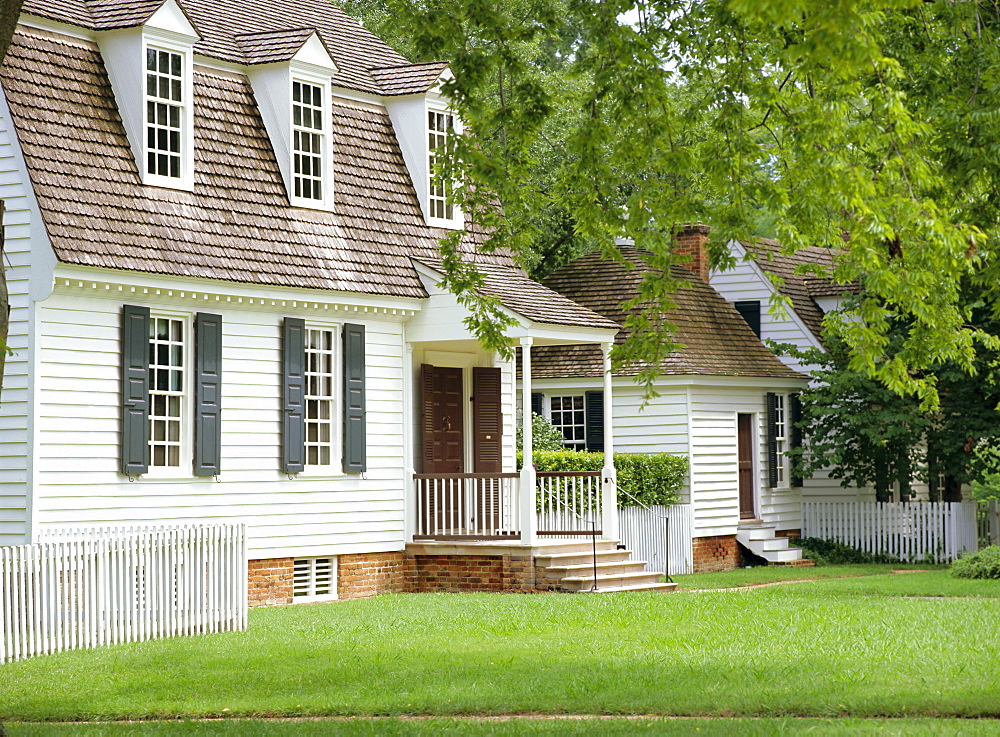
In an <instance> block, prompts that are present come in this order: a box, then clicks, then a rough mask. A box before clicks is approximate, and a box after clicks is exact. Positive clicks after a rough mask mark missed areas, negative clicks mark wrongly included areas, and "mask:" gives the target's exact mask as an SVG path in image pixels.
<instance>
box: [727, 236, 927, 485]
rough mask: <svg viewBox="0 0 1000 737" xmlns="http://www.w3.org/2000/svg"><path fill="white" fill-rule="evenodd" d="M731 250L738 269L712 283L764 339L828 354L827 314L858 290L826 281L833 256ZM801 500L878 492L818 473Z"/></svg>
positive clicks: (816, 250)
mask: <svg viewBox="0 0 1000 737" xmlns="http://www.w3.org/2000/svg"><path fill="white" fill-rule="evenodd" d="M729 249H730V252H731V254H732V255H733V257H734V258H735V259H736V263H735V266H734V267H733V268H732V269H727V270H725V271H713V272H711V275H710V283H711V285H712V286H713V287H714V288H715V289H716V291H718V292H719V294H721V295H722V296H723V297H724V298H725V299H726V300H727V301H729V302H730V303H732V305H733V307H735V308H736V310H737V311H738V312H739V313H740V314H741V315H742V316H743V317H744V319H745V320H746V321H747V323H748V324H749V325H750V327H751V328H752V329H753V330H754V332H755V333H756V334H757V335H758V336H759V337H760V339H761V340H762V341H773V342H775V343H787V344H791V345H794V346H795V347H796V348H798V349H800V350H808V349H813V348H816V349H819V350H824V346H823V318H824V315H826V314H827V313H829V312H833V311H835V310H838V309H840V307H841V306H842V304H843V302H844V298H845V296H846V295H848V294H849V293H850V292H852V291H853V289H855V288H856V287H852V285H840V284H836V283H835V282H833V281H832V280H831V279H830V278H828V277H827V276H826V274H827V273H828V271H829V270H830V269H831V268H832V266H833V252H832V251H831V250H830V249H829V248H822V247H818V246H811V247H807V248H803V249H800V250H798V251H796V252H795V253H794V254H789V253H786V252H785V251H784V250H783V249H782V247H781V244H780V243H778V242H777V241H773V240H768V239H763V238H762V239H759V240H757V241H756V242H755V243H754V245H753V247H752V248H751V247H749V246H748V245H746V244H743V243H740V242H739V241H731V242H730V244H729ZM775 298H780V299H781V300H782V301H783V303H784V306H783V309H774V308H773V307H772V305H773V304H774V303H775ZM778 358H779V360H781V361H782V362H783V363H784V364H785V365H786V366H788V367H789V368H792V369H795V370H796V371H801V372H803V373H806V374H808V373H810V372H811V371H813V370H814V369H816V368H817V367H816V366H815V365H810V364H803V363H802V362H801V361H799V360H798V359H797V358H795V357H793V356H788V355H780V356H778ZM912 492H913V494H914V495H915V496H913V497H912V498H913V499H915V500H926V499H927V498H928V486H927V483H926V482H923V481H914V483H913V485H912ZM802 497H803V500H804V501H822V502H856V501H866V502H870V501H874V500H875V490H874V489H873V488H871V487H862V488H858V487H855V486H843V485H841V483H840V479H837V478H831V477H830V476H829V475H828V474H827V473H826V472H825V471H817V472H816V473H815V474H814V475H813V476H812V477H811V478H807V479H804V482H803V486H802Z"/></svg>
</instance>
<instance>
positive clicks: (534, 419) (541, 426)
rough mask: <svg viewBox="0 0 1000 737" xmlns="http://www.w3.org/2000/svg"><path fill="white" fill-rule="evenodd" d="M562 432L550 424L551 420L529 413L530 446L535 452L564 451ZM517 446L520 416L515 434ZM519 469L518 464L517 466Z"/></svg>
mask: <svg viewBox="0 0 1000 737" xmlns="http://www.w3.org/2000/svg"><path fill="white" fill-rule="evenodd" d="M564 440H565V439H564V438H563V434H562V431H561V430H560V429H559V428H558V427H556V426H555V425H553V424H552V420H550V419H549V418H548V417H545V416H544V415H540V414H538V413H537V412H532V413H531V445H532V447H533V448H534V449H535V450H565V449H566V444H565V442H564ZM515 441H516V442H517V445H516V446H515V447H517V448H520V447H521V442H522V441H521V415H520V413H518V416H517V434H516V436H515ZM518 466H519V467H520V463H519V464H518Z"/></svg>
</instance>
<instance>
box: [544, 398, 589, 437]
mask: <svg viewBox="0 0 1000 737" xmlns="http://www.w3.org/2000/svg"><path fill="white" fill-rule="evenodd" d="M564 399H572V400H574V403H575V400H577V399H579V400H580V409H576V407H573V408H571V409H563V408H562V406H561V405H562V400H564ZM556 400H560V401H559V404H560V407H559V408H556V406H555V401H556ZM542 409H543V410H545V409H547V410H548V418H549V422H551V423H552V425H553V426H554V427H555V428H556V429H557V430H559V432H560V433H562V434H563V445H565V446H566V447H567V448H568V449H570V450H586V449H587V395H586V394H573V393H561V394H550V395H546V397H545V401H544V402H543V405H542ZM556 412H559V413H560V419H563V415H562V413H564V412H571V413H573V414H574V415H575V414H576V413H577V412H582V413H583V420H582V421H581V422H580V423H577V422H576V421H575V420H576V418H575V417H574V418H573V420H574V421H573V422H572V423H571V424H569V425H565V427H572V428H574V429H576V428H579V429H580V438H579V439H573V440H571V439H567V438H566V433H565V432H563V427H564V425H563V424H559V423H557V422H556V417H555V413H556ZM574 434H576V433H574Z"/></svg>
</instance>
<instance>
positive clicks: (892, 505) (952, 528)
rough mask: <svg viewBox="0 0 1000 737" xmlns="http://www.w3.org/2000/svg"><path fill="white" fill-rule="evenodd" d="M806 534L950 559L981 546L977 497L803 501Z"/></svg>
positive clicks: (907, 556) (906, 556)
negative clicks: (973, 499)
mask: <svg viewBox="0 0 1000 737" xmlns="http://www.w3.org/2000/svg"><path fill="white" fill-rule="evenodd" d="M802 535H803V537H818V538H822V539H824V540H836V541H839V542H841V543H843V544H845V545H849V546H851V547H852V548H857V549H859V550H863V551H865V552H867V553H885V554H888V555H892V556H895V557H896V558H899V559H900V560H904V561H913V562H917V561H923V560H931V561H937V562H947V561H952V560H955V558H957V557H958V556H959V555H961V554H962V553H965V552H968V551H970V550H976V548H977V547H978V541H977V536H976V505H975V503H972V502H803V503H802Z"/></svg>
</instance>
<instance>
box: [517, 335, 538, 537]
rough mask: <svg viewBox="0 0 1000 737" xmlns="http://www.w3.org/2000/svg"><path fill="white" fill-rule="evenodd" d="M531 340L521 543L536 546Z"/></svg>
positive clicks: (524, 364) (525, 360)
mask: <svg viewBox="0 0 1000 737" xmlns="http://www.w3.org/2000/svg"><path fill="white" fill-rule="evenodd" d="M531 344H532V339H531V338H521V455H522V458H523V464H522V466H521V542H523V543H526V544H527V545H534V544H535V531H536V530H537V529H538V518H537V517H536V515H535V466H534V464H533V462H532V459H533V458H534V455H533V453H532V443H531Z"/></svg>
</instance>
